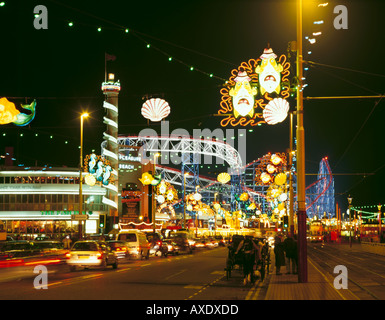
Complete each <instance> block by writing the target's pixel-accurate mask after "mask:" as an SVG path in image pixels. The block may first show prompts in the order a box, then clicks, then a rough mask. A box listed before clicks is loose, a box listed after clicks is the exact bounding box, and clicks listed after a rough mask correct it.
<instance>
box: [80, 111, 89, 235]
mask: <svg viewBox="0 0 385 320" xmlns="http://www.w3.org/2000/svg"><path fill="white" fill-rule="evenodd" d="M87 117H88V113H83V114H82V115H81V116H80V168H79V214H83V176H82V174H83V121H84V118H87ZM79 238H80V239H82V238H83V230H82V220H79Z"/></svg>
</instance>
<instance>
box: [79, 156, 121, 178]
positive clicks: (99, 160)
mask: <svg viewBox="0 0 385 320" xmlns="http://www.w3.org/2000/svg"><path fill="white" fill-rule="evenodd" d="M84 171H85V172H88V174H87V175H86V176H85V183H86V184H87V185H89V186H93V185H95V184H96V183H98V182H99V183H100V184H101V185H103V186H108V185H110V183H111V182H112V181H114V176H115V175H116V174H115V171H114V170H113V169H112V167H111V164H110V162H109V161H108V160H106V159H104V158H103V157H102V156H97V155H96V154H95V153H92V154H90V155H87V156H86V157H85V159H84Z"/></svg>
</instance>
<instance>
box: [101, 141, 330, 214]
mask: <svg viewBox="0 0 385 320" xmlns="http://www.w3.org/2000/svg"><path fill="white" fill-rule="evenodd" d="M117 141H118V145H119V153H120V154H125V152H126V150H127V148H128V147H131V146H133V147H143V150H142V156H145V157H146V155H147V153H155V152H161V153H162V155H164V154H167V155H173V154H174V156H176V157H177V158H178V159H179V161H180V162H179V164H180V165H181V170H179V169H175V168H171V167H167V166H163V165H160V164H156V174H161V175H162V178H163V179H164V180H165V181H167V182H169V183H171V184H173V185H177V186H180V188H181V190H182V194H183V190H184V183H185V182H186V193H190V192H195V191H196V188H197V187H198V188H199V192H200V193H201V194H202V196H203V199H205V201H206V202H208V203H210V202H212V201H214V200H215V194H216V193H220V194H221V200H223V201H225V202H227V203H230V205H231V209H232V210H236V201H234V199H235V195H236V194H240V193H242V192H247V193H249V194H250V195H251V196H252V197H253V199H254V201H255V202H256V203H258V204H260V209H261V211H263V212H269V211H270V208H269V203H268V201H267V200H266V193H267V190H268V185H263V184H260V183H257V182H256V179H255V171H256V168H257V167H258V166H260V165H261V161H262V159H263V157H261V158H259V159H256V160H254V161H252V162H250V163H248V164H246V165H244V166H243V165H242V159H241V156H240V154H239V153H238V151H237V150H236V149H235V148H234V147H232V146H231V145H229V144H227V143H226V142H223V141H219V140H215V139H212V140H208V139H196V138H192V137H189V136H186V137H180V136H175V137H173V136H165V137H162V136H154V137H149V136H146V137H138V136H119V137H118V139H117ZM105 146H106V142H103V143H102V155H103V154H104V153H105ZM186 155H188V156H186ZM197 155H204V156H208V157H216V158H219V159H220V161H218V162H217V163H223V161H225V162H226V163H227V164H228V165H229V167H230V169H232V170H230V171H231V172H232V175H231V178H232V179H231V181H230V182H229V183H225V184H222V183H219V182H218V181H217V180H216V179H214V178H210V177H204V176H202V175H199V169H198V167H199V160H200V159H199V157H198V156H197ZM168 159H169V161H171V160H170V157H168ZM148 160H150V158H148ZM163 163H164V160H163V158H162V164H163ZM294 171H295V170H294ZM185 172H188V173H189V175H188V176H186V179H184V173H185ZM293 188H294V194H296V192H295V190H296V179H295V175H294V183H293ZM182 198H183V196H182ZM306 201H307V207H306V209H307V213H308V216H314V214H316V213H317V212H322V213H323V212H326V213H328V214H330V213H331V212H333V208H334V181H333V177H332V174H331V170H330V167H329V164H328V162H327V158H323V159H322V160H321V163H320V171H319V174H318V179H317V181H315V182H314V183H312V184H311V185H310V186H308V187H307V188H306ZM294 208H295V206H294Z"/></svg>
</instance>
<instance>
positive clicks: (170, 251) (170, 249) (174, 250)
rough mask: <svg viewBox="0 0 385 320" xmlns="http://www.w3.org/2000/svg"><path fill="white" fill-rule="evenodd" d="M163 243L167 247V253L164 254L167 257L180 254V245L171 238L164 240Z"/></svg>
mask: <svg viewBox="0 0 385 320" xmlns="http://www.w3.org/2000/svg"><path fill="white" fill-rule="evenodd" d="M163 245H164V246H165V247H166V248H167V253H165V254H164V256H165V257H167V256H168V255H173V256H175V255H177V254H179V251H180V248H179V246H178V245H177V244H176V243H175V242H174V241H173V240H171V239H166V240H163Z"/></svg>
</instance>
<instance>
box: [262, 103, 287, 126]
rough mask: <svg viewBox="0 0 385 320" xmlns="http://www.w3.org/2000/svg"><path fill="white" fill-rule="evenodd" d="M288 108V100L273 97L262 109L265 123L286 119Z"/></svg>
mask: <svg viewBox="0 0 385 320" xmlns="http://www.w3.org/2000/svg"><path fill="white" fill-rule="evenodd" d="M289 109H290V106H289V102H287V101H286V100H284V99H282V98H275V99H273V100H271V101H270V102H269V103H268V104H267V106H266V107H265V109H264V110H263V118H264V119H265V121H266V123H267V124H271V125H273V124H277V123H280V122H282V121H284V120H285V119H286V117H287V114H288V112H289Z"/></svg>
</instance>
